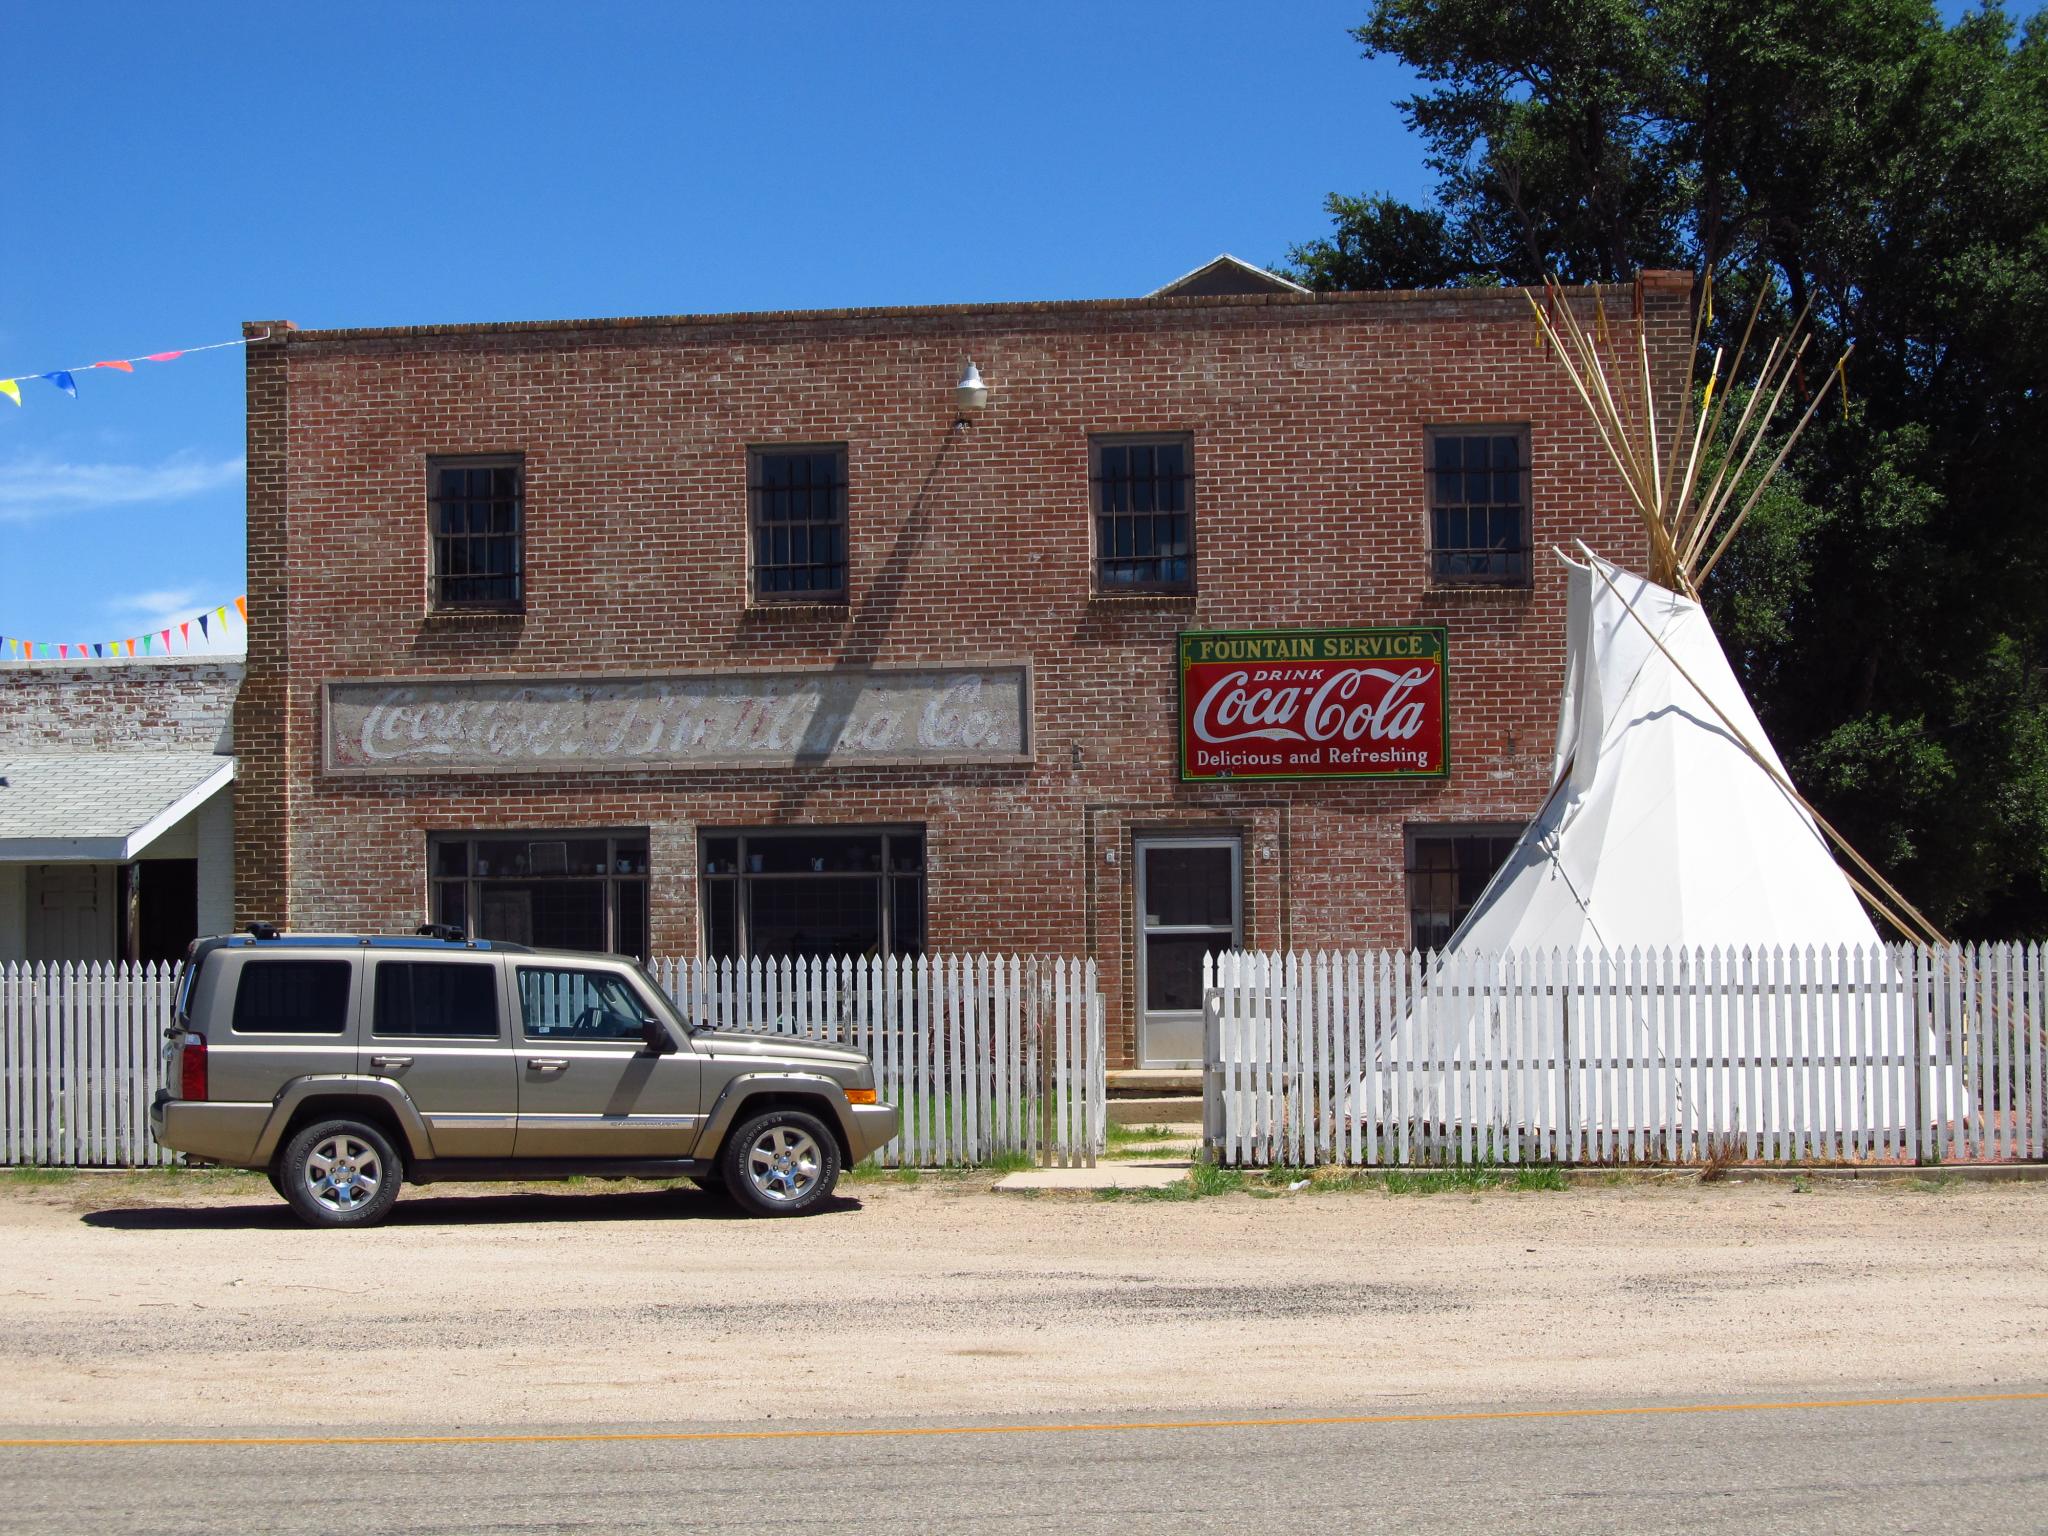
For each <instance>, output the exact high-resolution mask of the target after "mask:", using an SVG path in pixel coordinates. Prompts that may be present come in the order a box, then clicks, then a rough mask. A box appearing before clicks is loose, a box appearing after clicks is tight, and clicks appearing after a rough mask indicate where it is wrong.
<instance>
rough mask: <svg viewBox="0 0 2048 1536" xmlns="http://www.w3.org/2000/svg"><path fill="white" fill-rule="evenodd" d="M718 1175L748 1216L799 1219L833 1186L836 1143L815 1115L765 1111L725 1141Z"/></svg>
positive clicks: (835, 1174)
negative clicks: (798, 1217) (797, 1217)
mask: <svg viewBox="0 0 2048 1536" xmlns="http://www.w3.org/2000/svg"><path fill="white" fill-rule="evenodd" d="M718 1176H719V1181H720V1182H721V1183H722V1184H724V1186H725V1189H726V1193H727V1194H728V1195H730V1196H731V1197H732V1198H733V1200H734V1201H736V1202H737V1203H738V1205H739V1207H740V1209H741V1210H743V1211H746V1212H747V1213H748V1214H749V1215H753V1216H801V1215H803V1214H804V1213H805V1212H807V1211H814V1210H816V1209H817V1208H818V1206H819V1205H821V1204H823V1203H824V1201H825V1200H827V1199H828V1198H830V1196H831V1194H832V1189H833V1186H834V1185H836V1184H837V1183H838V1182H839V1143H838V1142H837V1141H835V1140H834V1139H833V1136H832V1133H831V1132H830V1131H828V1130H826V1129H825V1126H824V1124H823V1122H821V1121H820V1120H819V1119H818V1117H817V1116H815V1115H807V1114H805V1113H804V1112H803V1111H802V1110H798V1109H771V1110H769V1111H768V1112H767V1113H765V1114H760V1115H756V1116H754V1117H753V1118H752V1119H750V1120H748V1121H747V1122H746V1123H745V1124H743V1125H741V1126H739V1127H738V1128H736V1129H735V1130H734V1131H733V1133H732V1135H730V1136H729V1137H727V1138H726V1142H725V1146H724V1148H723V1149H722V1150H721V1151H720V1153H719V1156H718Z"/></svg>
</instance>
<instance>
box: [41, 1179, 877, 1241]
mask: <svg viewBox="0 0 2048 1536" xmlns="http://www.w3.org/2000/svg"><path fill="white" fill-rule="evenodd" d="M860 1208H861V1203H860V1201H858V1200H855V1199H849V1198H848V1197H846V1196H844V1195H836V1196H834V1197H833V1198H832V1199H830V1200H827V1201H825V1202H824V1203H823V1204H822V1205H820V1206H818V1207H817V1209H816V1210H815V1211H814V1212H813V1213H812V1215H813V1216H835V1215H844V1214H847V1213H849V1212H853V1211H857V1210H859V1209H860ZM79 1219H80V1220H81V1221H83V1222H84V1223H85V1225H87V1226H88V1227H104V1228H107V1229H110V1230H113V1231H119V1232H242V1231H261V1230H265V1229H269V1228H284V1227H299V1226H301V1225H302V1224H301V1223H300V1221H299V1219H298V1218H297V1217H296V1216H294V1215H293V1214H292V1213H291V1211H290V1210H289V1209H287V1208H286V1206H285V1204H284V1202H283V1201H282V1200H279V1199H274V1198H273V1199H263V1200H251V1201H248V1202H246V1203H243V1204H238V1205H128V1206H114V1207H110V1208H108V1209H106V1210H99V1211H88V1212H86V1213H85V1214H84V1215H83V1216H81V1217H80V1218H79ZM754 1219H755V1218H753V1217H750V1216H748V1215H747V1214H746V1213H744V1212H743V1211H741V1210H740V1209H739V1208H738V1207H736V1206H735V1205H733V1204H732V1202H731V1201H729V1200H727V1199H725V1198H724V1197H723V1196H722V1195H711V1194H706V1193H704V1192H703V1191H702V1190H695V1189H650V1190H634V1191H631V1192H629V1193H623V1194H597V1193H589V1192H585V1191H581V1190H559V1191H548V1192H537V1191H528V1190H520V1191H516V1192H511V1193H506V1194H495V1195H472V1194H453V1193H449V1194H430V1193H426V1192H421V1193H417V1194H414V1193H408V1194H406V1195H405V1196H404V1197H402V1198H401V1199H400V1200H399V1202H398V1204H397V1205H395V1206H393V1207H392V1209H391V1215H390V1216H389V1217H388V1218H387V1219H386V1220H385V1221H384V1223H383V1225H385V1226H387V1227H474V1226H493V1225H500V1224H512V1223H522V1224H524V1223H532V1222H591V1221H678V1220H687V1221H751V1220H754ZM768 1219H773V1218H768Z"/></svg>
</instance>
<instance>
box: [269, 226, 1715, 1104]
mask: <svg viewBox="0 0 2048 1536" xmlns="http://www.w3.org/2000/svg"><path fill="white" fill-rule="evenodd" d="M1688 293H1689V288H1688V279H1687V278H1686V277H1685V276H1684V275H1683V274H1669V273H1647V274H1645V275H1644V276H1643V277H1642V278H1641V279H1640V280H1639V282H1638V283H1636V284H1635V285H1633V286H1625V287H1617V288H1613V289H1610V290H1607V291H1605V292H1604V293H1599V294H1596V293H1594V292H1591V291H1588V292H1586V293H1584V294H1582V295H1580V300H1581V301H1583V302H1584V303H1586V304H1587V305H1589V306H1590V305H1592V304H1593V303H1594V302H1595V301H1596V300H1597V301H1599V302H1601V303H1603V304H1604V306H1605V308H1606V311H1607V314H1608V317H1609V319H1610V321H1611V323H1612V324H1613V325H1614V326H1616V327H1632V326H1633V324H1634V323H1635V322H1634V321H1633V320H1632V319H1631V316H1632V315H1635V314H1639V315H1640V316H1641V317H1642V323H1643V324H1644V325H1645V326H1646V328H1647V335H1648V340H1649V351H1650V357H1651V359H1652V360H1653V369H1654V371H1655V374H1656V376H1657V378H1658V380H1659V381H1660V389H1659V398H1661V399H1666V400H1669V399H1673V398H1675V397H1676V391H1677V387H1678V386H1677V380H1678V378H1679V377H1680V376H1681V372H1680V371H1681V370H1682V369H1683V367H1684V366H1685V360H1686V359H1685V353H1686V348H1687V345H1688V341H1689V334H1690V333H1689V321H1688V308H1687V305H1688ZM266 331H267V332H268V336H267V339H259V338H263V337H264V333H265V332H266ZM248 334H249V336H250V337H251V343H250V346H249V349H248V403H249V428H248V431H249V448H248V451H249V492H248V514H249V621H250V629H249V653H248V670H247V677H246V681H245V682H244V684H243V687H242V690H241V695H240V699H239V702H238V704H237V708H236V728H235V742H236V751H237V756H238V760H239V764H240V766H239V774H240V784H241V789H240V795H239V803H238V814H237V822H236V837H237V845H238V863H237V867H238V882H237V886H236V891H237V900H238V907H239V911H240V915H241V917H242V919H243V920H245V921H246V920H251V919H258V918H261V919H266V920H271V921H277V922H283V923H289V924H291V925H293V926H295V927H301V928H309V927H335V928H343V929H371V930H392V929H409V928H411V927H412V926H413V925H415V924H417V923H419V922H421V921H423V920H434V921H441V922H449V923H454V924H458V925H461V926H463V927H466V928H467V929H469V930H470V931H471V932H473V933H476V934H479V935H484V936H492V937H499V938H506V939H516V940H525V941H532V942H536V943H545V944H566V945H575V946H587V947H593V948H608V949H617V950H623V951H627V952H633V953H638V954H641V955H651V956H667V955H676V954H696V953H705V954H710V955H714V956H723V955H760V954H788V953H868V952H885V953H887V952H893V953H918V952H924V951H958V950H976V951H980V950H988V951H1035V952H1041V953H1067V954H1073V953H1086V954H1090V955H1093V956H1095V957H1096V958H1097V959H1098V961H1099V962H1100V972H1101V976H1102V978H1103V985H1104V990H1105V993H1106V994H1107V998H1108V1005H1109V1006H1108V1016H1109V1020H1110V1024H1109V1032H1110V1040H1111V1047H1112V1056H1113V1059H1114V1060H1116V1061H1119V1062H1123V1063H1128V1064H1146V1065H1169V1064H1178V1063H1185V1062H1188V1061H1190V1060H1192V1059H1194V1058H1196V1057H1198V1056H1199V1054H1200V1046H1199V1032H1198V1022H1197V1021H1198V1020H1199V999H1198V997H1197V995H1196V977H1197V975H1198V969H1199V963H1200V957H1201V955H1202V954H1203V952H1204V951H1206V950H1208V949H1212V948H1218V947H1223V946H1227V945H1229V944H1232V943H1240V942H1241V943H1247V944H1254V945H1258V946H1262V947H1264V946H1283V947H1294V948H1308V947H1317V946H1327V945H1357V944H1384V945H1400V944H1407V943H1411V942H1413V943H1417V944H1429V943H1432V942H1439V941H1441V939H1442V938H1443V937H1444V936H1445V935H1446V934H1447V932H1448V931H1449V927H1450V925H1452V924H1453V923H1454V922H1455V921H1456V919H1457V917H1458V915H1459V913H1460V911H1461V910H1462V906H1463V904H1466V903H1469V901H1470V899H1471V897H1472V896H1473V895H1474V894H1476V891H1477V888H1478V885H1479V884H1480V883H1481V882H1482V881H1483V880H1484V878H1485V876H1486V874H1487V873H1488V872H1490V870H1491V868H1492V867H1493V861H1494V860H1495V859H1497V857H1498V856H1499V853H1500V852H1501V850H1502V849H1503V848H1504V846H1505V843H1504V841H1503V840H1504V839H1507V838H1509V837H1511V836H1512V834H1513V832H1514V831H1515V829H1516V828H1517V826H1518V825H1519V824H1520V823H1521V822H1522V821H1523V820H1525V819H1526V818H1527V817H1528V816H1529V815H1530V814H1531V813H1532V812H1533V811H1534V810H1535V808H1536V807H1537V806H1538V805H1539V804H1540V803H1541V800H1542V798H1543V795H1544V793H1545V790H1546V788H1547V779H1548V772H1549V764H1550V752H1551V748H1552V745H1553V736H1554V732H1555V725H1556V693H1557V687H1558V681H1559V678H1560V676H1561V673H1562V668H1563V637H1564V613H1563V602H1564V585H1563V582H1562V580H1561V579H1560V577H1559V573H1558V569H1557V567H1556V562H1555V561H1554V560H1553V559H1552V558H1551V556H1550V554H1549V551H1550V549H1551V546H1553V545H1554V544H1565V545H1567V546H1568V545H1569V541H1570V540H1571V539H1573V538H1584V539H1585V540H1586V541H1587V542H1588V543H1589V544H1591V545H1592V546H1593V547H1594V548H1596V549H1598V550H1599V551H1601V552H1602V553H1603V554H1607V555H1609V556H1612V557H1614V558H1617V559H1619V560H1622V561H1624V562H1634V563H1640V561H1641V558H1642V536H1641V533H1640V526H1639V524H1638V523H1637V522H1636V520H1635V518H1634V515H1633V514H1632V512H1631V511H1630V509H1629V503H1628V499H1627V494H1626V492H1625V490H1624V489H1623V487H1622V485H1621V483H1620V481H1619V478H1618V477H1617V476H1616V475H1615V473H1614V472H1613V470H1612V468H1611V467H1610V465H1609V463H1608V461H1607V458H1606V454H1605V450H1604V449H1603V447H1602V445H1601V443H1600V442H1599V440H1598V438H1597V436H1596V434H1595V430H1594V427H1593V425H1592V423H1591V420H1590V418H1589V417H1588V415H1587V413H1586V412H1585V410H1584V408H1583V407H1582V406H1581V405H1580V404H1579V402H1578V401H1577V400H1576V398H1575V397H1574V396H1573V394H1572V392H1571V389H1572V387H1571V385H1570V382H1569V381H1568V380H1567V379H1566V377H1565V376H1564V374H1563V373H1562V371H1561V370H1560V369H1559V368H1558V366H1557V364H1556V362H1555V361H1554V360H1553V359H1550V358H1547V357H1546V356H1545V355H1544V354H1543V353H1542V352H1541V351H1540V350H1539V348H1538V345H1537V342H1536V337H1535V333H1534V327H1533V325H1532V320H1531V315H1530V311H1529V307H1528V301H1527V300H1526V299H1525V298H1524V297H1523V296H1522V294H1520V293H1519V292H1517V291H1513V290H1508V291H1499V290H1493V291H1489V290H1470V291H1462V292H1428V293H1376V294H1346V295H1314V294H1308V293H1305V292H1303V291H1301V290H1299V289H1297V288H1295V287H1294V286H1293V285H1292V284H1288V283H1285V282H1284V281H1282V280H1280V279H1278V278H1275V277H1273V276H1271V275H1270V274H1265V273H1261V272H1259V271H1258V270H1257V269H1255V268H1249V267H1246V266H1244V265H1243V264H1242V263H1235V262H1231V261H1228V260H1224V261H1219V262H1217V263H1212V264H1210V266H1208V267H1205V268H1203V269H1200V271H1198V272H1197V273H1195V274H1191V276H1190V278H1189V279H1185V280H1183V281H1182V282H1181V283H1179V284H1174V285H1169V287H1168V288H1167V289H1163V290H1161V291H1160V292H1159V293H1157V294H1154V295H1151V296H1148V297H1145V298H1141V299H1132V300H1112V301H1097V302H1071V303H1012V304H979V305H962V306H946V307H931V308H904V309H867V310H838V311H820V312H812V313H774V314H743V315H688V316H676V317H665V318H652V319H612V320H591V321H563V322H554V321H550V322H519V323H510V324H492V325H447V326H411V327H400V328H392V329H374V330H335V331H301V330H295V329H293V328H291V327H290V326H289V325H287V324H283V323H272V322H262V323H257V324H252V325H251V326H250V327H249V328H248ZM970 364H971V365H972V370H973V371H972V373H971V374H970V373H969V366H970Z"/></svg>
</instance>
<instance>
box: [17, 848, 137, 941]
mask: <svg viewBox="0 0 2048 1536" xmlns="http://www.w3.org/2000/svg"><path fill="white" fill-rule="evenodd" d="M115 873H116V869H115V866H114V865H112V864H32V865H30V866H29V871H28V893H27V894H28V957H29V959H31V960H44V961H66V960H112V959H114V958H116V956H115V954H114V932H115V928H114V875H115Z"/></svg>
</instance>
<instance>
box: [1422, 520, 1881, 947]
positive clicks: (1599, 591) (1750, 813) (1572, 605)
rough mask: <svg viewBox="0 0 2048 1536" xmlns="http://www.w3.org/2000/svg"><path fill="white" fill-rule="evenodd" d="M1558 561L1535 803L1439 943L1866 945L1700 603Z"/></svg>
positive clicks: (1856, 908)
mask: <svg viewBox="0 0 2048 1536" xmlns="http://www.w3.org/2000/svg"><path fill="white" fill-rule="evenodd" d="M1567 563H1568V564H1569V566H1570V570H1569V575H1568V583H1569V594H1570V596H1569V605H1568V618H1567V638H1566V676H1565V684H1564V696H1563V705H1562V708H1561V709H1560V710H1559V714H1558V728H1557V751H1556V755H1555V757H1554V759H1553V763H1552V782H1553V788H1552V790H1551V793H1550V798H1549V799H1548V800H1547V801H1546V802H1545V803H1544V806H1543V809H1542V810H1541V811H1540V812H1539V813H1538V814H1537V816H1536V819H1535V820H1534V821H1532V822H1531V823H1530V824H1529V827H1528V829H1527V831H1525V832H1524V833H1523V834H1522V838H1521V841H1520V842H1518V843H1517V844H1516V845H1515V849H1514V852H1513V853H1512V854H1511V855H1510V856H1509V857H1508V860H1507V862H1506V864H1505V865H1504V866H1503V867H1502V869H1501V871H1500V873H1499V874H1498V875H1496V876H1495V878H1494V880H1493V882H1492V884H1491V885H1489V886H1488V887H1487V889H1486V891H1485V893H1484V894H1483V895H1482V896H1481V897H1480V899H1479V901H1478V903H1477V904H1476V905H1475V906H1474V908H1473V910H1472V912H1471V914H1470V915H1469V916H1468V917H1467V918H1466V920H1465V922H1464V923H1463V924H1462V925H1461V926H1460V928H1459V930H1458V932H1457V933H1456V934H1455V935H1454V936H1453V937H1452V939H1451V942H1450V945H1449V946H1448V948H1449V951H1450V952H1485V953H1493V954H1498V953H1501V952H1503V951H1508V950H1536V949H1544V950H1547V949H1553V948H1563V949H1606V950H1623V949H1630V948H1635V947H1638V946H1640V947H1642V948H1646V949H1647V948H1660V949H1661V948H1664V947H1666V946H1672V947H1677V946H1684V947H1685V948H1688V949H1691V948H1699V947H1717V946H1729V947H1743V946H1748V947H1752V948H1757V949H1765V948H1776V947H1786V948H1790V947H1793V946H1797V947H1799V948H1802V949H1804V948H1806V947H1808V946H1817V947H1823V948H1834V947H1836V946H1840V945H1849V946H1851V947H1858V948H1861V947H1865V946H1870V945H1875V944H1877V943H1878V942H1879V941H1878V935H1877V930H1876V929H1875V928H1874V927H1873V926H1872V924H1871V921H1870V918H1869V917H1868V916H1867V915H1866V914H1865V912H1864V910H1863V907H1862V904H1861V903H1860V902H1858V900H1857V899H1856V893H1855V891H1854V890H1853V889H1851V887H1850V885H1849V881H1848V879H1847V878H1846V877H1845V876H1844V874H1843V872H1842V869H1841V866H1840V865H1838V864H1837V863H1836V862H1835V859H1834V856H1833V854H1832V853H1831V852H1830V851H1829V849H1828V845H1827V841H1826V839H1825V838H1824V837H1823V836H1822V834H1821V831H1820V829H1819V828H1818V827H1817V826H1816V825H1815V824H1814V820H1813V818H1812V816H1810V815H1809V814H1808V813H1807V811H1806V809H1805V807H1804V806H1803V805H1802V804H1801V803H1800V802H1799V800H1798V798H1797V797H1796V796H1795V795H1794V794H1793V793H1792V791H1791V789H1790V787H1789V780H1788V779H1787V777H1786V775H1785V769H1784V765H1783V764H1782V763H1780V762H1779V760H1778V757H1777V754H1776V753H1775V752H1774V751H1773V750H1772V748H1771V745H1770V741H1769V739H1768V738H1767V737H1766V736H1765V734H1764V730H1763V726H1762V724H1761V723H1760V722H1759V721H1758V720H1757V717H1756V713H1755V711H1754V710H1752V709H1751V708H1750V705H1749V700H1748V699H1747V698H1745V697H1744V696H1743V692H1742V687H1741V685H1740V684H1739V683H1738V682H1737V681H1736V678H1735V674H1734V672H1733V671H1732V670H1731V669H1730V667H1729V665H1728V659H1727V657H1726V655H1725V654H1724V653H1723V652H1722V650H1721V645H1720V641H1719V640H1718V639H1716V638H1715V635H1714V630H1713V626H1712V625H1711V624H1709V623H1708V621H1707V616H1706V614H1705V612H1704V611H1703V610H1702V609H1701V608H1700V605H1699V604H1698V603H1696V602H1694V601H1693V600H1692V599H1690V598H1687V597H1683V596H1680V595H1679V594H1678V593H1676V592H1672V591H1669V590H1667V589H1665V588H1663V587H1660V586H1657V585H1656V584H1655V583H1653V582H1650V581H1647V580H1645V579H1644V578H1643V577H1641V576H1637V575H1634V574H1632V573H1631V572H1628V571H1624V570H1621V569H1620V568H1619V567H1616V566H1613V565H1609V564H1607V563H1606V562H1605V561H1602V560H1599V559H1598V558H1597V557H1591V556H1589V557H1588V558H1587V561H1586V563H1585V564H1578V563H1575V562H1567ZM1631 610H1632V611H1631ZM1653 636H1654V639H1653V638H1652V637H1653ZM1731 726H1732V729H1731ZM1738 733H1739V738H1741V739H1738ZM1744 739H1746V740H1747V742H1748V743H1749V744H1750V745H1751V746H1754V747H1755V748H1756V750H1757V753H1758V754H1759V756H1760V757H1761V758H1762V759H1763V761H1761V762H1760V761H1758V759H1757V758H1756V757H1752V756H1751V754H1750V749H1749V746H1745V745H1744Z"/></svg>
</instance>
